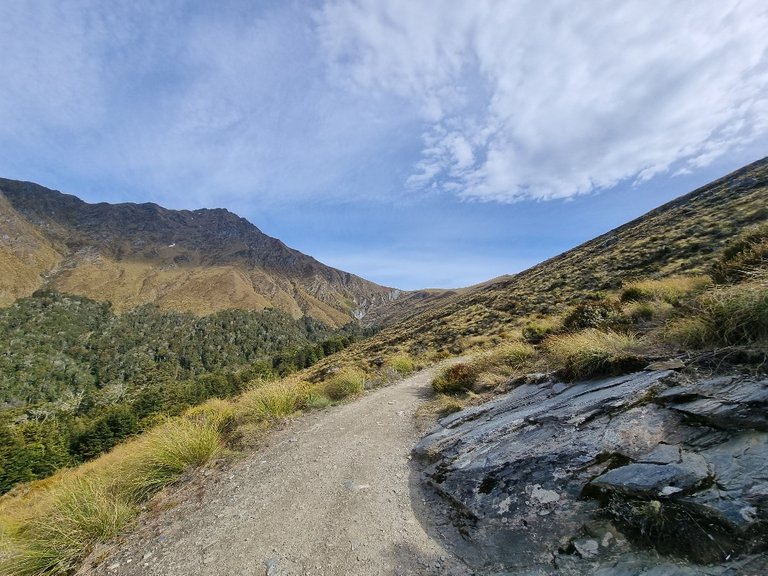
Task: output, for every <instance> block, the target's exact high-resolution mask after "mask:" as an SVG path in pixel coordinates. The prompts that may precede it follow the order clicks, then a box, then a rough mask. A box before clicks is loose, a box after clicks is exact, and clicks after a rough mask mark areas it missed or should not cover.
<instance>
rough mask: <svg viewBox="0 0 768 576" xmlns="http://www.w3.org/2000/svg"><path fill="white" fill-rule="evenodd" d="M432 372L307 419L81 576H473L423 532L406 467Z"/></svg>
mask: <svg viewBox="0 0 768 576" xmlns="http://www.w3.org/2000/svg"><path fill="white" fill-rule="evenodd" d="M433 370H434V369H432V370H425V371H422V372H420V373H418V374H416V375H414V376H412V377H410V378H408V379H406V380H404V381H402V382H400V383H397V384H395V385H393V386H390V387H387V388H382V389H379V390H376V391H373V392H369V393H367V394H366V395H364V396H363V397H362V398H361V399H359V400H357V401H355V402H351V403H349V404H345V405H342V406H338V407H335V408H331V409H329V410H326V411H323V412H318V413H314V414H309V415H307V416H305V417H303V418H300V419H299V420H298V421H296V422H294V423H292V424H291V425H289V426H288V429H286V430H282V431H280V432H277V433H275V434H274V435H273V436H272V437H271V439H270V440H269V444H268V446H267V447H266V448H264V449H260V450H259V451H257V452H255V453H254V454H253V455H251V456H249V457H248V458H247V459H244V460H243V461H241V462H238V463H236V464H235V465H233V466H231V467H229V468H228V469H227V470H226V471H224V472H218V471H216V472H213V473H211V474H210V475H209V476H207V477H204V478H202V479H200V480H195V481H193V482H191V483H190V484H187V485H185V486H184V487H183V488H182V489H181V490H179V491H178V493H177V494H175V495H174V497H173V500H175V502H174V504H175V505H174V506H173V507H170V508H169V509H167V510H165V511H161V512H159V513H157V512H155V513H151V514H148V515H147V518H145V519H144V520H143V521H142V522H141V526H140V528H139V529H138V530H137V531H136V532H135V533H134V534H132V535H130V536H128V537H127V538H125V539H124V540H123V541H122V542H121V543H120V544H119V545H118V546H117V547H116V549H115V550H113V551H112V553H111V554H109V555H107V556H106V557H105V558H103V559H102V560H101V562H100V564H99V565H98V566H96V567H88V568H85V569H84V570H82V571H81V574H87V575H89V576H90V575H100V576H118V575H119V576H123V575H142V576H144V575H148V576H150V575H158V576H160V575H162V576H190V575H201V576H205V575H211V576H213V575H216V576H244V575H247V576H251V575H259V576H263V575H267V576H294V575H316V576H331V575H333V576H335V575H345V576H347V575H349V576H354V575H360V576H366V575H382V576H384V575H400V574H402V575H406V574H413V575H416V574H418V575H422V574H424V575H437V574H441V575H456V576H464V575H466V574H469V573H470V571H469V570H468V569H467V568H466V567H465V566H464V565H463V564H461V563H460V562H458V561H457V560H456V559H455V558H454V557H453V556H452V555H451V553H450V552H448V551H447V550H446V549H445V548H444V547H443V546H442V545H441V543H440V542H438V541H437V540H436V539H435V537H433V536H432V535H430V534H429V533H428V532H432V531H431V530H430V529H429V528H425V527H424V525H422V521H424V520H423V510H424V504H423V502H422V501H421V499H420V491H419V490H418V486H417V481H416V475H415V474H414V473H412V470H411V465H410V452H411V449H412V448H413V446H414V444H415V442H416V441H417V440H418V433H417V430H416V428H415V424H414V418H413V415H414V412H415V411H416V408H417V407H418V406H419V404H420V403H421V402H423V401H424V398H425V397H426V391H427V390H428V388H429V385H430V382H431V378H432V376H433ZM412 495H413V498H412ZM419 518H422V521H420V520H419ZM424 522H425V524H427V522H426V521H424Z"/></svg>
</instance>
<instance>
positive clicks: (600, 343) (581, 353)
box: [544, 328, 642, 380]
mask: <svg viewBox="0 0 768 576" xmlns="http://www.w3.org/2000/svg"><path fill="white" fill-rule="evenodd" d="M544 348H545V351H546V355H547V358H548V360H549V361H550V362H551V364H552V365H553V367H554V368H555V369H556V370H557V371H558V372H559V373H560V374H561V375H562V376H563V377H564V378H567V379H571V380H577V379H580V378H590V377H594V376H599V375H606V374H618V373H621V372H624V371H626V370H628V369H634V368H637V367H639V363H640V361H641V359H640V358H639V353H640V351H641V350H642V341H641V340H640V339H639V338H638V337H637V336H635V335H633V334H628V333H627V334H625V333H620V332H614V331H613V330H598V329H596V328H589V329H587V330H582V331H581V332H576V333H573V334H561V335H556V336H550V337H549V338H548V339H547V340H546V341H545V342H544Z"/></svg>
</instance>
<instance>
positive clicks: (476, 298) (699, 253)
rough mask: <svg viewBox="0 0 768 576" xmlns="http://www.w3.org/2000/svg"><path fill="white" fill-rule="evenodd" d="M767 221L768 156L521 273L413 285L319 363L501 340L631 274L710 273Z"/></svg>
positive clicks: (456, 349)
mask: <svg viewBox="0 0 768 576" xmlns="http://www.w3.org/2000/svg"><path fill="white" fill-rule="evenodd" d="M766 221H768V158H764V159H762V160H759V161H757V162H754V163H753V164H750V165H748V166H745V167H744V168H741V169H739V170H737V171H735V172H733V173H731V174H729V175H727V176H724V177H723V178H720V179H718V180H716V181H714V182H712V183H710V184H708V185H706V186H703V187H701V188H699V189H697V190H695V191H693V192H691V193H689V194H686V195H684V196H681V197H680V198H677V199H675V200H673V201H671V202H669V203H667V204H664V205H663V206H660V207H659V208H656V209H655V210H652V211H650V212H648V213H647V214H645V215H643V216H641V217H640V218H637V219H635V220H633V221H631V222H628V223H627V224H624V225H623V226H620V227H618V228H616V229H614V230H611V231H610V232H608V233H606V234H603V235H601V236H598V237H597V238H595V239H593V240H590V241H588V242H586V243H584V244H582V245H580V246H577V247H575V248H573V249H571V250H569V251H567V252H564V253H563V254H560V255H559V256H556V257H554V258H551V259H550V260H547V261H545V262H542V263H541V264H538V265H537V266H534V267H532V268H530V269H528V270H525V271H523V272H521V273H519V274H515V275H512V276H502V277H500V278H497V279H495V280H491V281H488V282H485V283H483V284H480V285H478V286H475V287H472V288H468V289H463V290H458V291H455V292H453V293H445V292H444V293H436V294H429V293H421V294H420V295H417V294H414V293H409V294H407V295H406V296H405V297H404V298H402V299H401V300H400V301H398V302H395V303H394V304H393V305H392V306H391V307H389V308H388V309H387V310H385V311H384V314H385V316H386V318H387V319H388V320H387V325H386V328H385V329H384V330H382V331H381V332H379V333H378V334H377V335H376V336H374V337H373V338H370V339H368V340H366V341H364V342H361V343H359V344H358V345H356V346H353V347H351V348H349V349H348V350H346V351H345V352H343V353H342V356H339V357H336V358H329V359H327V360H326V361H325V362H321V363H320V364H318V365H317V366H316V367H315V368H314V370H315V371H316V372H318V373H321V372H322V371H323V370H325V369H326V368H327V364H328V363H329V362H333V363H336V364H339V363H346V362H350V363H358V364H365V363H367V362H369V361H371V360H374V361H376V359H378V358H381V357H382V356H386V355H388V354H390V353H392V352H393V351H405V352H408V353H410V354H414V355H421V354H425V353H427V354H438V355H440V354H443V355H449V354H459V353H461V352H463V351H464V350H467V349H469V348H473V347H476V346H484V345H488V344H492V343H495V342H501V341H502V340H505V339H509V338H511V337H514V335H519V334H520V333H521V331H522V330H523V329H524V328H525V327H526V326H527V325H529V324H531V323H536V322H538V321H544V322H545V321H546V319H547V318H548V317H552V316H557V315H558V314H559V315H562V314H563V313H564V312H566V311H567V310H568V309H569V307H572V306H574V305H576V304H578V303H580V302H583V301H584V300H588V299H590V298H594V297H595V295H596V293H598V292H600V291H609V290H614V289H617V288H620V287H621V285H622V283H624V282H627V281H630V280H633V279H640V278H664V277H668V276H674V275H677V274H693V273H708V272H709V269H710V266H711V265H712V263H713V261H714V258H715V257H716V254H717V252H718V251H719V250H720V249H721V248H722V247H723V246H724V245H725V244H726V243H727V242H728V241H729V240H730V239H732V238H733V237H735V236H736V235H738V234H739V233H740V232H741V231H742V230H743V229H744V228H745V227H747V226H750V225H753V224H758V223H762V222H766ZM555 225H556V223H553V226H555ZM417 300H418V301H417Z"/></svg>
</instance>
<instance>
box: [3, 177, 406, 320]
mask: <svg viewBox="0 0 768 576" xmlns="http://www.w3.org/2000/svg"><path fill="white" fill-rule="evenodd" d="M0 227H1V228H0V305H8V304H10V303H12V302H13V301H15V300H16V299H17V298H19V297H22V296H27V295H30V294H31V293H32V292H33V291H35V290H36V289H39V288H41V287H47V288H52V289H55V290H58V291H60V292H65V293H72V294H77V295H82V296H87V297H89V298H92V299H94V300H101V301H105V300H108V301H111V302H112V304H113V307H114V309H115V310H117V311H122V310H127V309H130V308H133V307H136V306H138V305H141V304H145V303H154V304H157V305H158V306H159V307H160V308H161V309H165V310H177V311H184V312H193V313H195V314H201V315H202V314H209V313H213V312H216V311H220V310H225V309H229V308H242V309H254V310H260V309H264V308H270V307H274V308H278V309H281V310H283V311H285V312H287V313H288V314H290V315H291V316H293V317H294V318H299V317H302V316H309V317H312V318H314V319H316V320H319V321H321V322H324V323H325V324H328V325H329V326H341V325H343V324H346V323H347V322H349V321H351V320H353V319H354V318H358V319H360V318H363V317H364V316H366V315H367V314H368V313H369V312H370V311H371V310H372V309H374V308H376V307H377V306H380V305H382V304H386V303H389V302H390V301H392V300H394V299H396V298H397V297H398V296H399V294H400V292H399V291H398V290H393V289H391V288H386V287H383V286H379V285H377V284H374V283H373V282H369V281H367V280H364V279H362V278H359V277H358V276H355V275H353V274H349V273H347V272H342V271H340V270H336V269H334V268H331V267H329V266H325V265H324V264H322V263H320V262H318V261H317V260H315V259H314V258H311V257H309V256H306V255H304V254H302V253H301V252H298V251H296V250H293V249H291V248H289V247H287V246H286V245H285V244H283V243H282V242H281V241H280V240H277V239H275V238H272V237H270V236H267V235H266V234H264V233H262V232H261V231H260V230H259V229H258V228H257V227H256V226H254V225H253V224H251V223H250V222H248V221H247V220H245V219H244V218H240V217H238V216H237V215H235V214H232V213H231V212H229V211H227V210H224V209H212V210H210V209H203V210H194V211H190V210H168V209H165V208H162V207H161V206H158V205H156V204H131V203H128V204H115V205H113V204H106V203H99V204H87V203H85V202H83V201H82V200H80V199H78V198H77V197H75V196H71V195H68V194H62V193H61V192H58V191H54V190H49V189H47V188H44V187H42V186H39V185H37V184H33V183H30V182H20V181H15V180H6V179H0Z"/></svg>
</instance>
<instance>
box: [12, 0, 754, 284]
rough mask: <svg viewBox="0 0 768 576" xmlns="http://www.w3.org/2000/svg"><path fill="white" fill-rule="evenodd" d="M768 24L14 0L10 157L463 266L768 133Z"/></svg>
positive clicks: (39, 168)
mask: <svg viewBox="0 0 768 576" xmlns="http://www.w3.org/2000/svg"><path fill="white" fill-rule="evenodd" d="M766 30H768V4H767V3H765V2H764V1H763V0H742V1H737V0H668V1H662V0H627V1H624V2H621V3H617V2H615V1H614V0H588V1H587V0H584V1H582V2H576V3H574V2H572V1H565V0H550V1H548V2H540V1H524V0H515V1H511V0H498V1H491V0H473V1H472V2H469V1H466V2H464V1H458V0H456V1H452V0H419V1H414V0H389V1H385V0H326V1H321V0H317V1H291V0H286V1H275V2H263V1H254V0H251V1H236V0H229V1H228V0H221V1H218V2H203V1H196V2H193V1H182V0H166V1H160V2H158V1H156V0H153V1H147V2H143V1H141V0H134V1H133V2H103V1H101V0H68V1H67V2H59V1H53V0H50V1H48V0H4V1H3V2H2V3H0V54H2V56H1V57H0V76H1V77H2V78H3V81H2V83H0V176H3V177H7V178H18V179H23V180H31V181H34V182H38V183H40V184H43V185H45V186H48V187H51V188H56V189H59V190H61V191H63V192H68V193H72V194H76V195H78V196H80V197H81V198H83V199H85V200H87V201H90V202H96V201H107V202H127V201H132V202H147V201H152V202H157V203H159V204H161V205H164V206H167V207H171V208H190V209H194V208H200V207H225V208H229V209H230V210H232V211H234V212H236V213H238V214H240V215H241V216H244V217H246V218H248V219H249V220H250V221H252V222H253V223H254V224H256V225H257V226H259V227H260V228H261V229H262V230H263V231H265V232H266V233H268V234H270V235H272V236H276V237H278V238H280V239H282V240H283V241H285V242H286V243H287V244H288V245H289V246H292V247H294V248H297V249H299V250H301V251H303V252H305V253H307V254H310V255H312V256H315V257H316V258H318V259H319V260H321V261H323V262H325V263H327V264H330V265H332V266H336V267H339V268H342V269H345V270H348V271H351V272H354V273H356V274H359V275H361V276H363V277H366V278H369V279H371V280H374V281H376V282H379V283H381V284H385V285H389V286H396V287H399V288H406V289H412V288H422V287H456V286H466V285H470V284H474V283H477V282H481V281H484V280H487V279H489V278H492V277H495V276H498V275H501V274H505V273H514V272H516V271H519V270H522V269H524V268H526V267H528V266H531V265H533V264H535V263H536V262H538V261H541V260H542V259H544V258H547V257H550V256H553V255H555V254H558V253H560V252H562V251H564V250H566V249H568V248H570V247H572V246H574V245H576V244H578V243H580V242H583V241H585V240H588V239H589V238H591V237H593V236H595V235H596V234H599V233H602V232H605V231H607V230H609V229H611V228H613V227H615V226H617V225H620V224H622V223H623V222H625V221H627V220H629V219H631V218H634V217H636V216H639V215H640V214H642V213H643V212H645V211H647V210H649V209H651V208H653V207H655V206H657V205H659V204H661V203H663V202H665V201H668V200H670V199H672V198H674V197H676V196H679V195H680V194H683V193H685V192H687V191H689V190H691V189H693V188H695V187H697V186H699V185H702V184H704V183H706V182H708V181H710V180H712V179H713V178H716V177H718V176H720V175H723V174H725V173H727V172H729V171H731V170H733V169H735V168H738V167H740V166H742V165H744V164H746V163H748V162H751V161H754V160H757V159H759V158H761V157H763V156H765V155H766V154H768V34H766V33H765V31H766Z"/></svg>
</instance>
